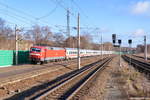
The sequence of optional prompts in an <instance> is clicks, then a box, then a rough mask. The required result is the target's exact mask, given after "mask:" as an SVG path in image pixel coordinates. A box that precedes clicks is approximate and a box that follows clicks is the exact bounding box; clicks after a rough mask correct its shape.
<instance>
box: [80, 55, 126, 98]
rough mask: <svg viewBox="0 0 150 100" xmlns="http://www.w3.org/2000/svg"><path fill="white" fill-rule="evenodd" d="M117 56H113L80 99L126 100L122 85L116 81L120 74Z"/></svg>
mask: <svg viewBox="0 0 150 100" xmlns="http://www.w3.org/2000/svg"><path fill="white" fill-rule="evenodd" d="M119 69H120V68H119V57H115V58H114V59H113V60H112V61H111V62H110V63H109V64H108V66H107V67H106V68H105V69H104V71H103V72H102V73H100V74H99V76H98V77H97V78H96V79H95V81H94V82H93V83H92V84H91V87H90V88H89V90H88V92H87V93H86V95H85V96H83V97H82V98H81V99H82V100H127V96H126V95H125V92H124V91H123V89H122V87H123V85H122V84H121V83H119V82H118V78H119V77H120V75H119V74H118V73H117V72H118V70H119Z"/></svg>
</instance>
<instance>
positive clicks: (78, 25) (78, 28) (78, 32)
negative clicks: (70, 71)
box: [77, 13, 80, 69]
mask: <svg viewBox="0 0 150 100" xmlns="http://www.w3.org/2000/svg"><path fill="white" fill-rule="evenodd" d="M77 23H78V24H77V34H78V69H80V14H79V13H78V20H77Z"/></svg>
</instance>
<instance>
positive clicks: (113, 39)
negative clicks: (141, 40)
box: [112, 34, 116, 44]
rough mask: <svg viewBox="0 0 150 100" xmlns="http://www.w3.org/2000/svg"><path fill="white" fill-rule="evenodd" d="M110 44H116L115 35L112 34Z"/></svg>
mask: <svg viewBox="0 0 150 100" xmlns="http://www.w3.org/2000/svg"><path fill="white" fill-rule="evenodd" d="M112 42H113V44H115V43H116V34H112Z"/></svg>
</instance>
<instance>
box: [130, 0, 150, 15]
mask: <svg viewBox="0 0 150 100" xmlns="http://www.w3.org/2000/svg"><path fill="white" fill-rule="evenodd" d="M149 12H150V1H139V2H137V3H135V4H134V5H132V13H133V14H147V13H149Z"/></svg>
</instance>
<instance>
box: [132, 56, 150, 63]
mask: <svg viewBox="0 0 150 100" xmlns="http://www.w3.org/2000/svg"><path fill="white" fill-rule="evenodd" d="M133 56H134V57H137V58H141V59H144V60H145V58H144V57H143V56H137V55H133ZM147 60H148V62H150V58H149V57H148V58H147Z"/></svg>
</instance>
